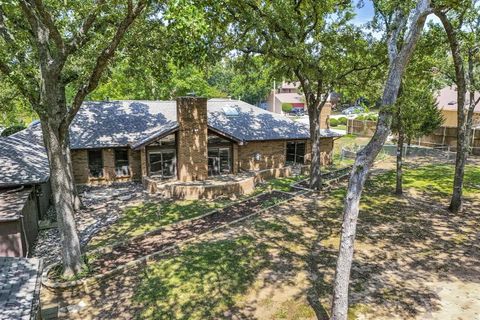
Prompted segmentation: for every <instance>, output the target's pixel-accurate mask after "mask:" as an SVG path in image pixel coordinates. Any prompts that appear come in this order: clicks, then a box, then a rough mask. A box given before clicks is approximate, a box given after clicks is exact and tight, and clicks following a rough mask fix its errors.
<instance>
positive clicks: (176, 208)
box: [89, 176, 305, 250]
mask: <svg viewBox="0 0 480 320" xmlns="http://www.w3.org/2000/svg"><path fill="white" fill-rule="evenodd" d="M304 178H305V177H303V176H295V177H289V178H279V179H272V180H269V181H267V182H266V183H264V184H261V185H259V186H258V187H257V188H256V189H255V191H254V192H253V193H252V194H250V195H248V196H244V197H242V198H246V197H251V196H254V195H256V194H260V193H262V192H265V191H267V190H281V191H289V190H290V185H291V184H292V183H294V182H296V181H299V180H301V179H304ZM242 198H241V199H242ZM241 199H240V200H241ZM233 202H234V201H233V200H229V199H216V200H214V201H212V200H195V201H186V200H183V201H181V200H171V201H167V200H163V201H157V202H150V201H146V202H144V203H142V204H140V205H137V206H133V207H129V208H127V209H125V210H123V212H121V213H120V218H119V219H118V220H117V221H116V222H115V223H114V224H112V225H111V226H110V227H109V228H107V229H104V230H102V231H101V232H99V233H98V234H97V235H95V236H94V237H93V238H92V240H91V241H90V243H89V249H90V250H92V249H95V248H98V247H102V246H105V245H108V244H112V243H114V242H117V241H121V240H126V239H128V238H132V237H135V236H138V235H141V234H144V233H146V232H149V231H152V230H155V229H158V228H160V227H162V226H166V225H168V224H172V223H175V222H179V221H182V220H186V219H190V218H194V217H198V216H200V215H202V214H205V213H207V212H210V211H212V210H215V209H219V208H223V207H225V206H227V205H229V204H231V203H233Z"/></svg>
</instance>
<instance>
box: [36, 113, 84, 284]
mask: <svg viewBox="0 0 480 320" xmlns="http://www.w3.org/2000/svg"><path fill="white" fill-rule="evenodd" d="M49 119H52V118H51V117H49ZM42 131H43V135H44V140H45V143H46V145H45V146H46V149H47V154H48V159H49V163H50V184H51V187H52V194H53V202H54V206H55V209H56V211H57V223H58V230H59V232H60V241H61V253H62V259H63V268H64V275H65V276H72V275H75V274H78V273H79V272H80V271H82V269H83V265H84V261H83V258H82V253H81V249H80V241H79V238H78V235H77V229H76V225H75V216H74V212H75V190H74V184H73V176H72V172H73V171H72V168H71V162H70V161H69V160H68V159H69V157H70V148H69V139H68V128H62V127H61V126H60V125H58V124H54V123H50V122H49V121H48V120H47V121H45V120H44V119H42Z"/></svg>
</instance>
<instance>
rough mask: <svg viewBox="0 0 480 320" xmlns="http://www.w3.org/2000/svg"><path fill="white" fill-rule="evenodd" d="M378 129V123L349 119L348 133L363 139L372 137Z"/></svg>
mask: <svg viewBox="0 0 480 320" xmlns="http://www.w3.org/2000/svg"><path fill="white" fill-rule="evenodd" d="M376 128H377V122H376V121H370V120H355V119H348V121H347V133H348V134H356V135H358V136H362V137H372V136H373V134H374V133H375V129H376Z"/></svg>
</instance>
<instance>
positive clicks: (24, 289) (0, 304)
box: [0, 257, 42, 319]
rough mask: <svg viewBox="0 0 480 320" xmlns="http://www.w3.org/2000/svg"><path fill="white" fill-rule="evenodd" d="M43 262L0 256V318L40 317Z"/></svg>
mask: <svg viewBox="0 0 480 320" xmlns="http://www.w3.org/2000/svg"><path fill="white" fill-rule="evenodd" d="M41 273H42V262H41V260H39V259H34V258H30V259H27V258H12V257H0V319H38V309H39V308H38V307H39V292H40V277H41Z"/></svg>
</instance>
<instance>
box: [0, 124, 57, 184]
mask: <svg viewBox="0 0 480 320" xmlns="http://www.w3.org/2000/svg"><path fill="white" fill-rule="evenodd" d="M0 163H1V164H2V165H1V166H0V187H10V186H17V185H25V184H37V183H42V182H45V181H47V180H48V177H49V174H50V170H49V167H48V158H47V153H46V151H45V147H44V146H43V140H42V132H41V128H40V124H39V123H36V124H33V125H31V126H29V127H28V128H27V129H25V130H22V131H20V132H17V133H15V134H13V135H11V136H9V137H6V138H0Z"/></svg>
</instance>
